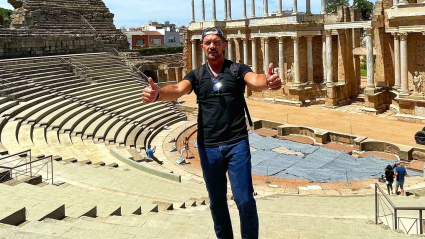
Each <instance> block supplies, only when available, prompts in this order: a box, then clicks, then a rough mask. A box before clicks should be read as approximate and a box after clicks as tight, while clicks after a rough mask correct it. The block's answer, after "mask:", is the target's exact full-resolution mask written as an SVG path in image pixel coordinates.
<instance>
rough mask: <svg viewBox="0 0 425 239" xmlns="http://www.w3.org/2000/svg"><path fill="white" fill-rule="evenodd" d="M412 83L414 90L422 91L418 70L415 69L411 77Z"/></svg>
mask: <svg viewBox="0 0 425 239" xmlns="http://www.w3.org/2000/svg"><path fill="white" fill-rule="evenodd" d="M413 84H414V85H415V92H416V93H422V76H421V75H420V74H419V72H418V71H415V76H414V77H413Z"/></svg>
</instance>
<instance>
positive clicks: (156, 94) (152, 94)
mask: <svg viewBox="0 0 425 239" xmlns="http://www.w3.org/2000/svg"><path fill="white" fill-rule="evenodd" d="M148 82H149V85H150V87H146V88H145V89H144V90H143V92H142V99H143V102H144V103H151V102H155V101H157V100H160V101H173V100H176V99H178V98H179V97H181V96H182V95H185V94H188V93H189V92H190V91H191V90H192V84H191V83H190V81H188V80H182V81H181V82H179V83H177V84H172V85H167V86H164V87H162V88H157V87H156V85H155V84H154V83H153V80H152V78H150V77H149V79H148Z"/></svg>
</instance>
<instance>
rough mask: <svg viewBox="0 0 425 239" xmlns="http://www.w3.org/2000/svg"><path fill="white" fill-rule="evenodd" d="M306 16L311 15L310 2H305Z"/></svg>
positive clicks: (307, 0) (308, 0) (306, 0)
mask: <svg viewBox="0 0 425 239" xmlns="http://www.w3.org/2000/svg"><path fill="white" fill-rule="evenodd" d="M305 14H307V15H311V4H310V0H305Z"/></svg>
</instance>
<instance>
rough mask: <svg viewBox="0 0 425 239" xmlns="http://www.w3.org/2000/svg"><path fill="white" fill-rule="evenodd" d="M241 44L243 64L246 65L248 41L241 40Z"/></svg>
mask: <svg viewBox="0 0 425 239" xmlns="http://www.w3.org/2000/svg"><path fill="white" fill-rule="evenodd" d="M242 42H243V63H244V64H245V65H248V39H247V38H242Z"/></svg>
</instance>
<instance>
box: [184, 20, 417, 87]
mask: <svg viewBox="0 0 425 239" xmlns="http://www.w3.org/2000/svg"><path fill="white" fill-rule="evenodd" d="M332 32H333V31H332V30H326V31H325V35H324V36H323V38H322V58H323V61H322V62H323V63H322V66H323V79H325V81H326V86H327V87H333V86H334V81H333V78H334V76H333V72H334V63H333V53H332ZM365 33H366V35H365V41H366V49H367V53H366V58H367V86H366V88H368V89H373V88H375V82H374V70H373V66H374V56H373V40H372V34H373V29H372V28H367V29H365ZM398 36H400V38H401V39H402V41H401V43H400V44H398V41H399V37H398ZM299 38H300V37H299V36H294V37H292V40H293V44H294V48H293V49H294V65H293V68H294V69H293V86H294V87H299V86H301V78H300V58H299ZM306 38H307V84H312V83H313V36H306ZM263 39H264V72H267V71H268V66H269V64H270V58H269V55H270V47H269V38H267V37H266V38H263ZM277 39H278V41H279V48H278V50H279V58H278V59H279V76H280V78H281V79H283V78H284V74H285V72H284V67H283V65H284V41H283V40H284V37H277ZM228 40H229V41H228V48H227V54H228V55H227V59H229V60H234V59H233V55H232V52H233V41H232V39H231V38H229V39H228ZM249 40H251V44H252V47H251V48H252V51H251V54H252V55H251V56H252V57H251V59H252V68H253V70H254V71H257V70H258V64H257V43H256V38H250V39H249ZM242 41H243V53H244V54H243V55H244V59H243V62H244V64H248V39H247V38H242ZM394 45H395V47H394V51H395V54H394V56H395V61H394V62H395V64H396V65H395V75H396V83H395V85H396V87H399V86H400V85H401V91H402V93H406V92H407V93H408V91H409V88H408V81H407V34H404V33H403V34H397V36H396V37H395V38H394ZM197 47H198V46H197V45H196V40H192V69H195V68H196V67H197V65H196V62H197V60H196V49H197ZM399 48H400V50H398V49H399ZM400 52H402V53H401V56H400ZM202 55H203V61H202V62H203V63H205V56H204V54H202ZM400 76H401V79H404V80H402V82H401V83H400Z"/></svg>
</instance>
